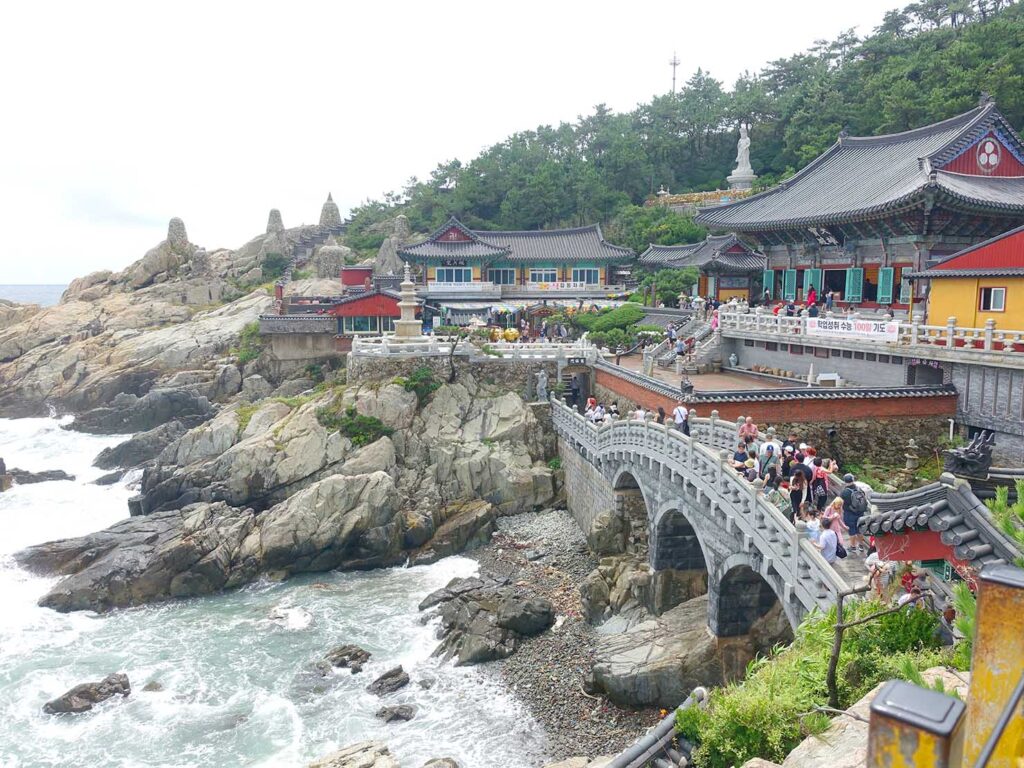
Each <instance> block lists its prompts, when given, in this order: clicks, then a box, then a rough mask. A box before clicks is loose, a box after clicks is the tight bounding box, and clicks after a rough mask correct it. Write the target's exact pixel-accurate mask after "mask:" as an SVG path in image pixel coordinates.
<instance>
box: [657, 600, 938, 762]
mask: <svg viewBox="0 0 1024 768" xmlns="http://www.w3.org/2000/svg"><path fill="white" fill-rule="evenodd" d="M885 607H886V606H884V605H883V604H882V603H879V602H877V601H861V602H856V603H853V604H851V605H850V606H849V611H848V612H846V614H845V615H844V619H845V620H846V621H851V620H853V619H856V618H862V617H865V616H868V615H869V614H872V613H875V612H877V611H880V610H883V609H884V608H885ZM835 621H836V612H835V608H834V607H833V608H832V610H831V611H830V612H829V613H828V614H820V613H817V614H814V615H812V616H811V617H810V618H808V619H807V620H805V621H804V622H803V623H802V624H801V625H800V627H799V629H798V630H797V633H796V639H795V640H794V642H793V644H792V645H791V646H790V647H788V648H786V649H784V650H781V651H779V652H778V653H777V654H776V655H775V656H774V658H772V659H770V660H768V659H757V660H755V661H753V662H751V664H750V665H749V667H748V668H747V677H746V679H745V680H744V681H743V682H741V683H736V684H733V685H729V686H727V687H725V688H720V689H716V690H714V691H712V692H711V695H710V696H709V701H708V706H707V707H691V708H690V709H687V710H684V711H683V712H680V713H679V715H678V716H677V719H676V730H677V731H678V732H679V733H680V734H681V735H683V736H684V737H686V738H687V739H689V740H690V741H691V742H692V743H694V744H696V747H695V751H694V753H693V762H694V764H696V765H700V766H702V768H729V767H730V766H733V765H742V764H743V763H744V762H746V761H747V760H750V759H751V758H754V757H761V758H763V759H765V760H772V761H775V762H778V763H781V762H782V761H783V760H784V759H785V757H786V755H788V754H789V752H790V751H791V750H792V749H793V748H794V747H796V745H797V744H799V743H800V741H801V740H802V739H803V738H804V737H805V736H808V735H810V734H815V733H821V732H822V731H824V730H825V729H826V728H828V726H829V722H830V720H829V719H828V718H827V717H826V716H824V715H817V714H816V715H810V716H807V717H803V718H801V717H800V716H801V715H802V714H804V713H807V712H811V711H812V710H813V709H814V707H815V706H818V705H825V704H827V702H828V692H827V689H826V685H825V674H826V671H827V669H828V659H829V653H830V651H831V647H832V638H833V628H834V626H835ZM938 626H939V621H938V617H936V616H935V615H934V614H932V613H930V612H928V611H926V610H923V609H919V608H912V607H911V608H908V609H907V610H904V611H900V612H898V613H893V614H889V615H887V616H884V617H882V618H880V619H878V620H876V621H871V622H868V623H866V624H862V625H860V626H858V627H852V628H850V629H848V630H847V631H846V634H845V636H844V639H843V649H842V652H841V654H840V657H839V671H838V685H839V699H840V702H839V704H840V707H842V708H844V709H845V708H847V707H849V706H850V705H851V704H853V703H855V702H856V701H857V700H858V699H860V698H861V697H862V696H864V694H866V693H867V692H868V691H870V690H871V689H872V688H874V687H875V686H876V685H877V684H878V683H880V682H882V681H883V680H888V679H890V678H901V679H906V677H907V676H908V675H909V674H910V673H911V671H913V672H916V671H917V670H921V669H927V668H928V667H933V666H937V665H939V664H942V663H944V662H948V661H949V659H950V653H949V652H948V651H946V652H943V651H941V650H939V647H938V646H939V641H938V636H937V630H938Z"/></svg>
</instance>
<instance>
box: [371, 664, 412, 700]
mask: <svg viewBox="0 0 1024 768" xmlns="http://www.w3.org/2000/svg"><path fill="white" fill-rule="evenodd" d="M408 684H409V673H408V672H406V671H405V670H404V669H402V665H401V664H399V665H398V666H397V667H394V668H392V669H389V670H388V671H387V672H385V673H384V674H383V675H381V676H380V677H378V678H377V679H376V680H374V681H373V682H372V683H370V684H369V685H368V686H366V690H368V691H369V692H370V693H372V694H373V695H374V696H387V695H388V694H389V693H394V692H395V691H397V690H400V689H402V688H405V686H407V685H408Z"/></svg>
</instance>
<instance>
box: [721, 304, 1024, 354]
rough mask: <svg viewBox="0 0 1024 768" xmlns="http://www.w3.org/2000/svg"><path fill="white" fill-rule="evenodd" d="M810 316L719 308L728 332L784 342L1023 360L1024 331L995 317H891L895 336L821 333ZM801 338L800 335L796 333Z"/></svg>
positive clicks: (725, 333) (840, 316) (838, 316)
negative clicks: (936, 321)
mask: <svg viewBox="0 0 1024 768" xmlns="http://www.w3.org/2000/svg"><path fill="white" fill-rule="evenodd" d="M821 317H822V318H825V319H835V320H865V319H870V320H872V321H875V322H880V321H882V319H881V318H877V317H871V318H865V317H860V316H858V315H857V314H853V315H843V314H831V313H826V314H823V315H821ZM809 319H810V318H808V317H806V316H800V317H786V316H784V315H774V314H772V313H771V312H765V311H763V310H762V309H761V308H760V307H758V308H757V309H755V310H754V311H753V312H719V328H720V330H721V333H722V335H723V336H730V337H739V338H744V339H766V340H769V341H780V342H784V343H785V342H794V341H796V342H799V343H800V344H805V345H808V346H814V345H820V346H827V347H840V348H842V347H844V346H847V345H850V347H851V348H856V349H858V350H864V349H865V348H871V349H877V350H878V352H879V353H881V354H893V355H903V356H906V357H920V358H930V359H939V360H962V361H964V362H971V361H973V362H979V363H990V364H993V365H999V364H1000V362H1012V364H1013V365H1020V364H1021V363H1022V362H1024V330H1021V331H1015V330H999V329H997V328H996V323H995V321H994V320H988V321H986V323H985V327H984V328H966V327H963V326H959V325H957V324H956V318H955V317H951V318H949V319H948V320H947V322H946V324H945V325H925V324H924V323H919V322H914V321H912V322H902V321H896V320H888V321H886V322H887V323H891V324H892V325H895V326H896V329H897V330H896V337H895V339H886V338H883V337H881V336H879V338H877V339H873V338H871V337H870V336H848V337H843V336H839V335H830V336H825V335H818V334H814V335H812V334H810V333H808V329H807V321H808V320H809ZM795 337H798V338H795Z"/></svg>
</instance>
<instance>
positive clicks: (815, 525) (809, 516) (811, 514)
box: [800, 503, 821, 544]
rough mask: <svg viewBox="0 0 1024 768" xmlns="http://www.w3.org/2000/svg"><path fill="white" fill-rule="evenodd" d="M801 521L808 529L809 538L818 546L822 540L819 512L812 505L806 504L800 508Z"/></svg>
mask: <svg viewBox="0 0 1024 768" xmlns="http://www.w3.org/2000/svg"><path fill="white" fill-rule="evenodd" d="M800 519H801V520H803V521H804V526H806V528H807V538H808V539H810V540H811V542H812V543H814V544H817V543H818V540H819V539H820V538H821V521H820V520H819V519H818V510H816V509H814V508H813V507H812V506H811V505H810V504H807V503H804V504H803V505H802V506H801V507H800Z"/></svg>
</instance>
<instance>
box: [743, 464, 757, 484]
mask: <svg viewBox="0 0 1024 768" xmlns="http://www.w3.org/2000/svg"><path fill="white" fill-rule="evenodd" d="M743 466H744V470H743V476H744V477H745V478H747V480H749V481H750V482H754V481H755V480H757V461H756V460H754V459H747V460H746V461H745V462H743Z"/></svg>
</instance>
